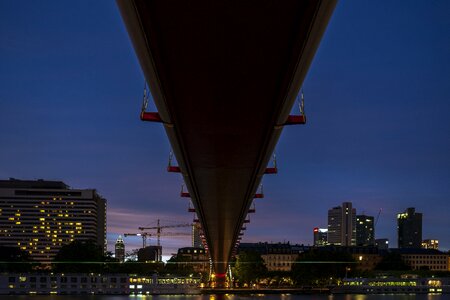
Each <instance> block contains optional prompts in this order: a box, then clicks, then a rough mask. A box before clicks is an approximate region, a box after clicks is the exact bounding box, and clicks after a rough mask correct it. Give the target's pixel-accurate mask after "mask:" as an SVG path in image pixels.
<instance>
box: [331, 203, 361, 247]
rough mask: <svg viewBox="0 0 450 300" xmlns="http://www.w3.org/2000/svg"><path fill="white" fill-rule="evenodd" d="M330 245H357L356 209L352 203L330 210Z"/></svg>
mask: <svg viewBox="0 0 450 300" xmlns="http://www.w3.org/2000/svg"><path fill="white" fill-rule="evenodd" d="M328 244H330V245H339V246H353V245H356V209H354V208H353V207H352V203H351V202H344V203H342V206H337V207H333V208H332V209H330V210H328Z"/></svg>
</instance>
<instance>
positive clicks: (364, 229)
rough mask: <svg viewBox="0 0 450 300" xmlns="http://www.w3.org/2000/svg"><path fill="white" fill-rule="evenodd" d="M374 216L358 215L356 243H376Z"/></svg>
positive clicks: (364, 244)
mask: <svg viewBox="0 0 450 300" xmlns="http://www.w3.org/2000/svg"><path fill="white" fill-rule="evenodd" d="M374 236H375V228H374V218H373V217H372V216H366V215H357V216H356V245H357V246H373V245H374V242H375V241H374Z"/></svg>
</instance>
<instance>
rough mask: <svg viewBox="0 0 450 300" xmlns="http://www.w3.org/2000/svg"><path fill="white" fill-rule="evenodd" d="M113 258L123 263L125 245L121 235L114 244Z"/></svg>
mask: <svg viewBox="0 0 450 300" xmlns="http://www.w3.org/2000/svg"><path fill="white" fill-rule="evenodd" d="M114 257H115V258H117V259H118V260H119V262H124V261H125V243H124V242H123V238H122V236H121V235H119V237H118V238H117V241H116V244H115V245H114Z"/></svg>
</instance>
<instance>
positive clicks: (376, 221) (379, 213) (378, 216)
mask: <svg viewBox="0 0 450 300" xmlns="http://www.w3.org/2000/svg"><path fill="white" fill-rule="evenodd" d="M382 210H383V209H382V208H380V210H379V211H378V215H377V218H376V219H375V224H374V225H373V227H374V228H375V227H376V226H377V223H378V219H379V218H380V215H381V211H382Z"/></svg>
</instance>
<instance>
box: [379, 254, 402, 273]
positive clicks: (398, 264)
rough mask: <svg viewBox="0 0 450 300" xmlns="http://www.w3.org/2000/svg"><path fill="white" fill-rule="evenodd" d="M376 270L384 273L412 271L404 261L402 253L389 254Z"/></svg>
mask: <svg viewBox="0 0 450 300" xmlns="http://www.w3.org/2000/svg"><path fill="white" fill-rule="evenodd" d="M375 269H376V270H382V271H403V270H411V267H410V266H408V265H407V264H406V263H405V262H404V261H403V259H402V256H401V254H400V253H397V252H389V253H388V254H386V255H385V256H384V257H383V259H382V260H381V261H380V262H379V263H378V265H377V266H376V267H375Z"/></svg>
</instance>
